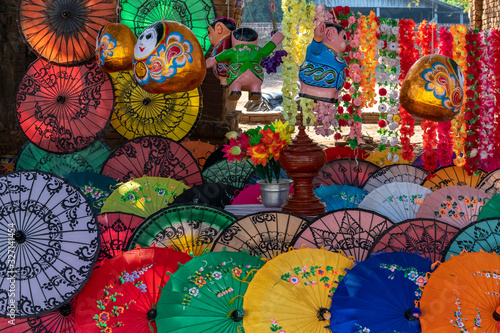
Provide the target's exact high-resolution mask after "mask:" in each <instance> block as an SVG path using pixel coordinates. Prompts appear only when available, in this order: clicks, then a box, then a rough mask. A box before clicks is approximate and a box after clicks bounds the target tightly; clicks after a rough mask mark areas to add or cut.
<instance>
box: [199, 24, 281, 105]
mask: <svg viewBox="0 0 500 333" xmlns="http://www.w3.org/2000/svg"><path fill="white" fill-rule="evenodd" d="M258 37H259V35H258V34H257V32H256V31H255V30H253V29H250V28H238V29H236V30H234V31H233V33H232V36H231V43H232V47H231V48H230V49H227V50H225V51H223V52H222V53H220V54H218V55H216V56H215V57H211V58H208V59H207V67H214V66H215V65H217V63H220V62H222V61H228V62H229V66H228V77H227V83H228V85H229V91H230V92H231V93H230V95H229V99H230V100H238V99H239V98H240V97H241V91H242V90H244V91H248V92H249V96H248V99H250V100H257V99H259V98H260V96H261V92H260V91H261V86H262V81H263V80H264V70H263V69H262V66H261V65H260V61H261V60H262V58H264V57H267V56H268V55H270V54H271V53H272V52H273V50H274V49H275V48H276V46H277V45H278V44H279V43H281V41H283V38H284V36H283V34H282V33H280V32H277V33H276V34H274V36H273V37H272V39H271V41H270V42H268V43H267V44H266V45H264V47H259V46H257V42H258Z"/></svg>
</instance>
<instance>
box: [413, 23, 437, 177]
mask: <svg viewBox="0 0 500 333" xmlns="http://www.w3.org/2000/svg"><path fill="white" fill-rule="evenodd" d="M416 42H417V45H418V46H419V47H420V49H421V50H422V56H424V55H429V54H432V53H434V51H435V49H434V46H435V45H437V33H436V24H435V23H434V22H433V23H431V24H427V21H425V20H424V21H422V23H420V25H419V26H418V32H417V39H416ZM420 127H421V128H422V130H423V131H424V134H423V151H424V154H423V156H422V160H423V165H424V168H425V169H426V170H428V171H431V172H432V171H434V170H435V169H436V168H437V162H438V154H437V152H436V151H435V150H434V148H436V146H437V136H436V130H437V124H436V123H435V122H433V121H429V120H424V121H423V122H422V124H421V125H420Z"/></svg>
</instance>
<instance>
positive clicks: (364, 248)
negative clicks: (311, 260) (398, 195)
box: [292, 209, 393, 261]
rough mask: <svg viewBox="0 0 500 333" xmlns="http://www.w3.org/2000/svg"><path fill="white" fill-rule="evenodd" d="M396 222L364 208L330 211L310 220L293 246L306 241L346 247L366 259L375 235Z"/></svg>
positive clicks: (310, 244) (335, 248) (315, 245)
mask: <svg viewBox="0 0 500 333" xmlns="http://www.w3.org/2000/svg"><path fill="white" fill-rule="evenodd" d="M392 225H393V223H392V222H391V221H390V220H389V219H388V218H386V217H385V216H382V215H379V214H377V213H374V212H371V211H366V210H362V209H345V210H344V209H343V210H338V211H334V212H328V213H326V214H324V215H322V216H318V217H317V218H316V219H314V220H313V221H311V223H309V224H308V225H307V227H306V228H304V230H303V231H301V232H300V233H299V234H298V235H297V236H296V237H295V239H294V240H293V242H292V245H293V247H294V248H296V249H299V248H301V247H302V246H304V245H307V246H308V247H310V248H318V249H319V248H324V249H325V250H327V251H332V252H334V251H340V250H341V251H343V252H344V253H345V254H346V255H348V256H352V257H353V258H354V259H355V260H358V261H361V260H364V259H366V257H368V254H369V252H368V251H369V250H370V248H371V246H372V244H373V242H374V241H375V239H376V238H377V237H378V236H379V235H380V234H381V233H383V232H384V231H385V230H387V228H390V227H391V226H392Z"/></svg>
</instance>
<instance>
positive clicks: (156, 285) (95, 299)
mask: <svg viewBox="0 0 500 333" xmlns="http://www.w3.org/2000/svg"><path fill="white" fill-rule="evenodd" d="M190 259H191V257H190V256H189V255H187V254H185V253H182V252H178V251H175V250H172V249H167V248H156V247H151V248H138V249H135V250H132V251H128V252H124V253H122V254H121V255H119V256H117V257H116V258H113V259H111V260H109V261H107V262H106V263H105V264H104V265H102V267H100V268H99V269H96V270H94V271H93V272H92V275H91V277H90V280H89V281H88V282H87V284H86V285H85V287H84V288H83V289H82V291H81V292H80V295H79V298H78V304H77V308H76V318H75V324H76V327H78V329H79V331H81V332H86V333H91V332H113V331H121V332H133V333H151V332H156V322H155V318H156V303H157V302H158V300H159V299H160V293H161V288H162V287H163V286H165V284H166V283H167V281H168V280H169V277H170V273H174V272H175V271H176V270H177V269H178V268H179V265H178V263H181V264H184V263H186V262H188V261H189V260H190ZM117 328H118V330H117Z"/></svg>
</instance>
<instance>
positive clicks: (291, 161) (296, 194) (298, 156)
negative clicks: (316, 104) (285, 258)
mask: <svg viewBox="0 0 500 333" xmlns="http://www.w3.org/2000/svg"><path fill="white" fill-rule="evenodd" d="M297 121H298V123H299V133H298V134H297V137H296V138H295V139H294V140H293V141H292V143H290V144H289V145H288V146H287V147H285V148H284V149H283V151H282V152H281V154H280V165H281V167H282V168H283V170H285V171H286V172H287V174H288V176H289V177H290V178H292V179H293V196H292V197H291V198H290V199H288V202H287V203H286V204H284V205H283V206H282V207H281V208H282V211H284V212H290V213H294V214H297V215H301V216H316V215H320V214H323V213H325V212H326V208H325V204H324V203H322V202H320V199H319V198H318V197H316V195H314V192H313V184H312V182H313V178H314V177H315V176H317V175H318V174H319V170H321V168H322V167H323V166H324V165H325V164H326V154H325V152H324V150H323V149H322V148H321V147H320V146H319V145H318V144H317V143H316V142H314V141H313V140H311V138H309V136H308V135H307V134H306V131H305V128H306V127H305V126H304V124H303V122H302V113H299V114H298V115H297Z"/></svg>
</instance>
